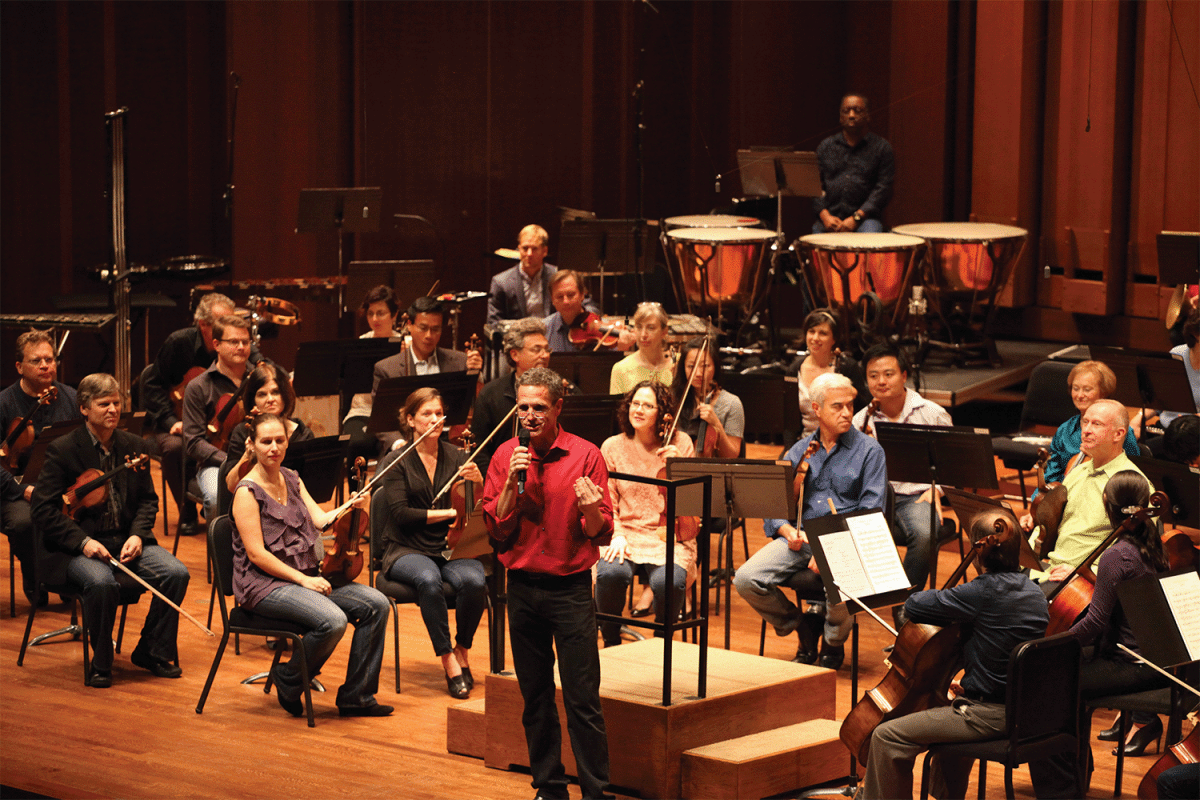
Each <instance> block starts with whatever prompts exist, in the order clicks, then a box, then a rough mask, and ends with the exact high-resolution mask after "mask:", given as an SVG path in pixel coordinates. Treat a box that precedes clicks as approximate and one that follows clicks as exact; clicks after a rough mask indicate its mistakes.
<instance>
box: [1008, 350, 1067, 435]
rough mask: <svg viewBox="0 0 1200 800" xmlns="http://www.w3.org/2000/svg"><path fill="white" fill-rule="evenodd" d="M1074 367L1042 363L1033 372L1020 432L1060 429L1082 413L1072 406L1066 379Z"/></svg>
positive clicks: (1022, 408) (1058, 362) (1057, 362)
mask: <svg viewBox="0 0 1200 800" xmlns="http://www.w3.org/2000/svg"><path fill="white" fill-rule="evenodd" d="M1074 366H1075V365H1074V364H1072V363H1070V362H1067V361H1043V362H1042V363H1040V364H1038V365H1037V366H1035V367H1034V368H1033V373H1032V374H1031V375H1030V376H1029V385H1028V386H1027V387H1026V389H1025V405H1023V406H1022V407H1021V430H1023V431H1024V430H1028V429H1029V428H1031V427H1033V426H1034V425H1048V426H1050V427H1052V428H1057V427H1058V426H1059V425H1062V424H1063V423H1064V422H1066V421H1067V420H1069V419H1070V418H1071V417H1073V416H1075V415H1076V414H1078V413H1079V411H1078V410H1077V409H1076V408H1075V404H1074V403H1072V402H1071V387H1070V386H1068V385H1067V376H1069V375H1070V374H1071V368H1072V367H1074Z"/></svg>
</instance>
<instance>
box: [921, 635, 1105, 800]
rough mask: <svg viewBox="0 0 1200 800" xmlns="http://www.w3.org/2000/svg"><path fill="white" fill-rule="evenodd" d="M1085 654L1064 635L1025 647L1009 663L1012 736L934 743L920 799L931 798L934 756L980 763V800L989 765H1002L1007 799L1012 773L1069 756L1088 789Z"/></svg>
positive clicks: (1016, 650)
mask: <svg viewBox="0 0 1200 800" xmlns="http://www.w3.org/2000/svg"><path fill="white" fill-rule="evenodd" d="M1082 657H1083V650H1082V648H1081V647H1080V645H1079V641H1078V640H1076V639H1075V638H1074V637H1072V636H1070V635H1069V634H1066V633H1060V634H1057V635H1055V636H1050V637H1048V638H1045V639H1034V640H1032V641H1028V642H1022V643H1021V644H1019V645H1017V646H1016V647H1014V648H1013V651H1012V654H1011V655H1010V656H1009V659H1008V685H1007V688H1006V693H1007V696H1006V714H1007V716H1008V735H1007V736H1004V737H1001V738H998V739H988V740H986V741H982V742H955V743H947V744H935V745H933V746H931V747H930V748H929V750H928V752H927V753H926V754H925V760H924V762H923V769H922V775H921V800H927V798H928V797H929V775H930V769H929V768H930V763H929V762H930V759H932V758H933V756H935V755H943V756H955V757H958V758H969V759H970V758H973V759H978V760H979V800H984V797H986V792H987V785H986V780H987V763H986V762H988V761H995V762H997V763H1000V764H1003V765H1004V796H1005V797H1007V798H1008V799H1009V800H1012V798H1013V797H1014V794H1013V780H1012V773H1013V768H1014V767H1017V766H1019V765H1021V764H1026V763H1029V762H1030V761H1037V760H1040V759H1044V758H1048V757H1050V756H1054V755H1058V754H1060V753H1071V754H1073V755H1074V761H1075V764H1076V765H1077V770H1078V779H1079V785H1080V786H1083V785H1084V770H1083V759H1081V758H1080V754H1081V752H1082V750H1083V747H1084V743H1085V740H1084V739H1083V738H1082V735H1081V715H1080V701H1079V669H1080V666H1081V664H1082Z"/></svg>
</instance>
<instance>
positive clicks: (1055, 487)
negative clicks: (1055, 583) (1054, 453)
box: [1029, 447, 1087, 561]
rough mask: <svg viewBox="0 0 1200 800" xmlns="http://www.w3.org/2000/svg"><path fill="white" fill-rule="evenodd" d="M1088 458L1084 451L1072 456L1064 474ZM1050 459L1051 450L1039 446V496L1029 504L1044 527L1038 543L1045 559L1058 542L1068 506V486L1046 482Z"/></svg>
mask: <svg viewBox="0 0 1200 800" xmlns="http://www.w3.org/2000/svg"><path fill="white" fill-rule="evenodd" d="M1084 458H1087V456H1085V455H1084V454H1083V453H1082V452H1079V453H1076V454H1075V455H1073V456H1071V460H1070V461H1068V462H1067V468H1066V469H1065V470H1064V471H1063V476H1064V477H1066V474H1067V473H1068V472H1070V471H1071V470H1073V469H1074V468H1075V467H1076V466H1078V464H1079V462H1080V461H1082V460H1083V459H1084ZM1049 459H1050V451H1049V450H1047V449H1046V448H1044V447H1039V448H1038V462H1037V480H1038V496H1037V497H1035V498H1033V500H1032V502H1030V504H1029V513H1030V515H1031V516H1032V517H1033V520H1034V522H1035V523H1036V524H1037V525H1038V526H1039V527H1041V529H1042V538H1041V543H1040V544H1039V545H1038V552H1037V555H1038V558H1040V559H1042V560H1043V561H1045V560H1046V559H1047V558H1049V557H1050V551H1051V550H1053V549H1054V545H1055V544H1057V542H1058V526H1059V525H1060V524H1062V517H1063V510H1064V509H1066V507H1067V487H1066V486H1064V485H1063V484H1062V483H1061V482H1057V483H1046V462H1047V461H1048V460H1049Z"/></svg>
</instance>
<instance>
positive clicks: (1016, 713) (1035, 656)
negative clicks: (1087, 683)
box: [1007, 633, 1082, 746]
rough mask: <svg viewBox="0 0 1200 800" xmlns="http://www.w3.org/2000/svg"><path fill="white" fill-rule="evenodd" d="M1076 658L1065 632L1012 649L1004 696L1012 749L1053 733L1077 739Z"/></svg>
mask: <svg viewBox="0 0 1200 800" xmlns="http://www.w3.org/2000/svg"><path fill="white" fill-rule="evenodd" d="M1081 658H1082V648H1081V647H1080V645H1079V640H1078V639H1076V638H1075V637H1073V636H1069V635H1068V634H1066V633H1060V634H1057V635H1055V636H1050V637H1047V638H1045V639H1034V640H1032V641H1028V642H1021V643H1020V644H1019V645H1017V646H1016V647H1014V648H1013V651H1012V655H1011V656H1010V657H1009V660H1008V698H1007V701H1008V720H1009V738H1010V740H1011V743H1012V745H1013V746H1017V745H1019V744H1020V743H1022V742H1026V741H1030V740H1033V739H1037V738H1040V737H1044V736H1050V735H1053V734H1057V733H1065V734H1069V735H1071V736H1078V734H1079V670H1080V662H1081Z"/></svg>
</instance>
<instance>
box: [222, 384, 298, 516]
mask: <svg viewBox="0 0 1200 800" xmlns="http://www.w3.org/2000/svg"><path fill="white" fill-rule="evenodd" d="M242 410H243V411H244V412H245V414H246V417H247V418H250V417H253V416H255V415H256V414H277V415H278V416H279V417H281V418H282V419H283V420H284V422H285V423H286V426H287V435H288V444H289V445H291V444H295V443H296V442H304V441H307V440H309V439H312V438H313V432H312V431H310V430H309V429H308V426H307V425H305V424H304V423H303V422H301V421H300V420H298V419H293V418H292V412H293V411H295V410H296V394H295V393H294V392H293V391H292V382H291V381H290V380H288V374H287V370H285V369H283V368H282V367H277V366H276V365H275V364H272V363H271V362H270V361H262V362H260V363H259V365H258V366H257V367H255V368H254V371H253V372H251V373H250V375H249V377H247V378H246V391H245V392H244V393H243V394H242ZM249 434H250V429H249V427H248V426H247V425H238V426H237V427H236V428H234V429H233V433H231V434H229V444H228V445H226V447H225V454H226V458H225V463H224V464H222V465H221V470H220V472H218V473H217V475H218V478H219V480H218V481H217V510H218V511H219V512H220V513H222V514H228V513H229V506H230V503H232V502H233V490H234V488H235V487H236V486H237V485H238V481H240V480H241V479H242V478H244V477H246V473H247V472H249V471H250V468H251V467H252V466H254V450H253V448H248V447H246V439H247V438H248V437H249Z"/></svg>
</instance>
